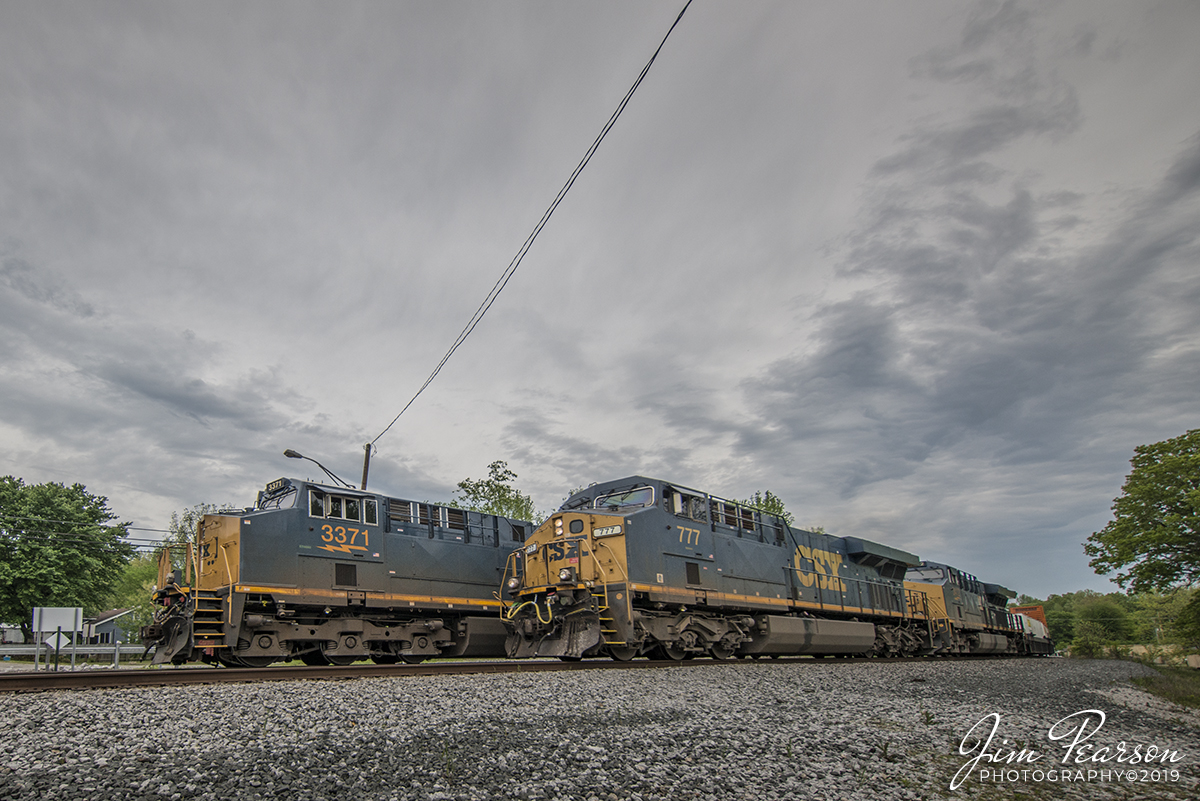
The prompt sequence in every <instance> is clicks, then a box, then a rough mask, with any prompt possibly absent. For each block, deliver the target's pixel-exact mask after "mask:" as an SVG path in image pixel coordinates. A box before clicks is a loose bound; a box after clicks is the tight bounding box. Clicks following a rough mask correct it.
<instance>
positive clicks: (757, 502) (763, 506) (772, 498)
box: [738, 490, 796, 526]
mask: <svg viewBox="0 0 1200 801" xmlns="http://www.w3.org/2000/svg"><path fill="white" fill-rule="evenodd" d="M738 503H740V504H743V505H744V506H753V507H754V508H756V509H759V510H761V511H763V512H766V513H767V514H771V515H775V516H776V517H778V518H780V519H781V520H783V522H785V523H787V524H788V525H789V526H790V525H792V524H793V523H795V522H796V516H795V515H794V514H792V513H791V512H789V511H788V510H787V507H786V506H785V505H784V503H783V499H782V498H780V497H779V496H778V495H776V494H775V493H773V492H771V491H770V490H763V491H758V490H756V491H755V492H754V494H753V495H751V496H750V497H749V498H747V499H746V500H744V501H738Z"/></svg>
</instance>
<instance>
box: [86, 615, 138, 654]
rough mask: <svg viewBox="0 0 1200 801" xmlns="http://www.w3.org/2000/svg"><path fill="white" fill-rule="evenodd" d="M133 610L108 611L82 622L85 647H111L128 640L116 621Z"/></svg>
mask: <svg viewBox="0 0 1200 801" xmlns="http://www.w3.org/2000/svg"><path fill="white" fill-rule="evenodd" d="M132 611H133V609H110V610H108V611H107V612H101V613H100V614H98V615H96V616H95V617H89V618H85V619H84V621H83V638H82V640H83V643H85V644H87V645H111V644H112V643H114V642H116V641H118V640H120V641H125V640H126V639H128V638H127V637H126V635H125V631H124V630H123V629H122V628H121V626H120V625H119V624H118V623H117V620H119V619H120V618H122V617H124V616H125V615H128V614H129V613H130V612H132Z"/></svg>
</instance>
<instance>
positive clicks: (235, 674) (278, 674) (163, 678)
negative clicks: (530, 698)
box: [0, 654, 1034, 693]
mask: <svg viewBox="0 0 1200 801" xmlns="http://www.w3.org/2000/svg"><path fill="white" fill-rule="evenodd" d="M1025 658H1034V657H1020V656H1016V655H999V654H993V655H986V656H985V655H971V654H962V655H954V656H936V657H934V656H915V657H838V658H832V659H821V658H813V657H803V656H784V657H781V658H770V659H761V660H758V659H727V660H717V659H688V660H684V661H678V662H677V661H671V660H645V659H636V660H631V661H628V662H618V661H612V660H606V659H595V660H582V661H579V662H560V661H557V660H553V661H552V660H536V661H528V660H522V661H517V660H513V661H496V662H433V663H425V664H419V665H403V664H400V665H347V666H321V667H307V666H304V667H301V666H294V667H264V668H227V667H221V668H207V667H206V668H197V667H177V668H133V669H130V668H126V669H118V670H112V669H96V670H76V671H65V672H64V671H59V672H41V671H38V672H35V671H11V672H7V673H0V693H26V692H50V691H53V690H89V689H114V688H125V687H169V686H174V685H184V684H235V683H250V682H261V681H312V680H326V681H328V680H345V679H371V678H407V677H415V676H455V675H458V676H466V675H478V674H496V673H548V672H553V671H563V670H639V669H657V668H670V667H686V668H702V667H730V666H736V665H755V664H757V665H781V664H783V665H837V664H847V663H854V664H889V663H896V662H912V663H914V664H922V663H923V664H931V663H936V662H942V661H963V660H975V659H1025Z"/></svg>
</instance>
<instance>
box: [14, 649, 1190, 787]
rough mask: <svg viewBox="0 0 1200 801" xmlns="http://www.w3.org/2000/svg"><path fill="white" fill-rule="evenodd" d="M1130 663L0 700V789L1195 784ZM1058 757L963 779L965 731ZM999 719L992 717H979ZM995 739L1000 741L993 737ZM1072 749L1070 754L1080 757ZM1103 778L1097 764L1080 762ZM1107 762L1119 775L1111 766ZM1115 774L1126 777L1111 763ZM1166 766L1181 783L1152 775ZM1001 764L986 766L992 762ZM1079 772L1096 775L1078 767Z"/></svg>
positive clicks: (1184, 718)
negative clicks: (1090, 749) (1121, 759)
mask: <svg viewBox="0 0 1200 801" xmlns="http://www.w3.org/2000/svg"><path fill="white" fill-rule="evenodd" d="M1149 672H1150V670H1149V669H1148V668H1145V667H1143V666H1141V665H1137V664H1134V663H1130V662H1115V661H1101V660H1097V661H1086V660H1066V659H1040V660H1022V661H1002V662H980V661H975V662H941V661H938V662H933V663H920V664H912V663H907V664H819V665H785V664H778V663H772V662H770V661H769V660H764V661H762V662H753V663H736V664H731V665H729V666H722V667H704V668H672V669H665V670H655V671H640V670H639V671H597V672H564V673H555V674H545V673H543V674H525V675H522V674H508V675H497V676H465V677H463V676H458V677H414V678H400V679H361V680H351V681H338V682H277V683H263V684H252V685H230V686H213V687H182V688H169V689H143V690H93V691H87V692H62V693H45V694H40V695H8V696H2V697H0V798H5V799H35V798H38V799H41V798H54V799H58V798H70V799H73V798H79V799H83V798H89V799H104V800H105V801H108V799H155V800H156V801H171V800H172V799H175V800H179V799H212V801H217V800H218V799H221V800H223V799H305V800H307V799H312V801H317V800H318V799H338V800H339V801H343V800H344V799H422V801H478V800H482V799H525V800H528V801H554V800H555V799H572V800H574V799H579V800H580V801H617V800H620V801H625V800H627V799H634V801H660V800H661V801H666V800H667V799H671V800H672V801H673V800H674V799H706V800H708V799H711V800H712V801H725V799H752V800H753V801H771V800H772V799H799V798H819V799H825V798H828V799H864V801H865V800H866V799H880V798H883V799H911V798H967V797H972V798H976V797H979V798H996V799H1000V798H1015V797H1021V798H1046V799H1049V798H1060V797H1069V798H1080V799H1093V798H1118V799H1126V798H1129V799H1133V798H1155V799H1158V798H1178V799H1192V798H1197V797H1200V716H1197V715H1196V714H1195V713H1189V712H1186V711H1184V710H1181V709H1179V708H1176V707H1172V706H1171V705H1169V704H1165V703H1162V702H1160V701H1157V700H1156V699H1154V698H1153V697H1151V696H1149V695H1146V694H1145V693H1142V692H1141V691H1138V690H1135V689H1133V688H1131V686H1130V685H1128V684H1124V683H1123V682H1125V681H1126V680H1127V679H1128V678H1129V677H1130V676H1132V675H1144V674H1148V673H1149ZM1085 709H1099V710H1101V711H1103V712H1105V713H1106V715H1107V719H1106V721H1105V722H1104V724H1103V727H1102V728H1101V729H1100V730H1099V731H1098V732H1097V733H1096V734H1095V735H1094V736H1093V737H1092V738H1091V740H1090V741H1089V742H1090V743H1092V744H1095V745H1097V746H1100V745H1107V746H1109V747H1110V748H1115V747H1116V744H1117V743H1118V742H1120V741H1124V742H1125V743H1126V747H1127V749H1128V750H1130V751H1131V750H1132V749H1133V747H1134V746H1135V745H1141V746H1142V752H1143V753H1145V752H1146V746H1148V745H1153V746H1155V747H1156V748H1159V749H1161V748H1166V749H1170V750H1171V751H1175V752H1178V755H1180V756H1181V757H1182V759H1181V760H1180V761H1178V762H1175V763H1174V764H1169V765H1165V766H1164V765H1161V764H1158V763H1155V764H1154V765H1140V766H1138V768H1139V769H1145V770H1147V771H1149V770H1150V769H1152V768H1157V769H1158V771H1159V781H1153V780H1152V779H1153V776H1151V775H1147V780H1146V781H1141V780H1140V775H1139V777H1138V778H1139V780H1138V781H1134V782H1130V781H1129V780H1128V774H1127V773H1126V771H1128V770H1129V769H1130V765H1129V764H1127V763H1126V764H1119V763H1118V762H1117V761H1116V760H1112V761H1110V762H1108V763H1107V764H1100V763H1089V764H1081V765H1073V766H1072V769H1073V770H1081V771H1084V774H1083V775H1082V776H1077V775H1076V774H1074V773H1072V774H1071V780H1070V781H1064V779H1063V776H1062V775H1061V772H1062V770H1063V766H1062V765H1061V764H1060V763H1061V760H1062V758H1063V755H1064V753H1065V751H1064V748H1063V745H1064V744H1065V743H1067V742H1069V741H1070V739H1071V738H1070V737H1068V738H1067V740H1064V741H1062V742H1051V741H1050V740H1049V738H1048V731H1049V729H1050V728H1051V726H1052V725H1053V724H1054V723H1055V722H1057V721H1059V720H1060V719H1062V718H1063V717H1065V716H1067V715H1071V714H1072V713H1076V712H1080V711H1081V710H1085ZM991 713H999V714H1000V716H1001V722H1000V724H999V729H998V734H997V735H996V737H995V738H994V740H993V745H992V747H991V748H990V751H991V752H995V751H996V750H997V747H1002V748H1004V749H1005V753H1008V750H1009V749H1011V748H1013V747H1014V746H1015V747H1016V748H1017V749H1018V750H1019V749H1020V748H1026V749H1032V750H1034V751H1037V752H1039V753H1040V754H1041V755H1042V756H1041V758H1040V760H1038V761H1037V762H1036V763H1034V764H1015V765H1013V764H1010V765H1004V766H1000V765H997V766H995V768H999V767H1004V768H1006V769H1007V770H1012V769H1014V768H1015V769H1021V770H1032V769H1037V770H1039V771H1054V772H1055V773H1054V779H1053V780H1051V779H1050V778H1048V776H1049V774H1046V775H1043V776H1042V778H1041V779H1040V780H1037V779H1036V776H1035V775H1028V776H1026V777H1024V778H1022V777H1019V776H1016V777H1011V780H1010V778H1004V777H1001V780H1000V781H998V782H997V781H988V782H985V783H981V782H980V781H979V775H978V768H989V769H992V768H993V766H991V765H990V764H988V763H987V762H986V761H981V762H979V763H977V764H976V766H975V767H976V770H974V771H972V772H971V775H970V777H969V778H967V779H966V780H965V782H964V783H963V784H962V786H961V787H960V788H959V789H958V790H957V791H951V790H950V789H949V785H950V782H951V780H952V778H953V777H954V775H955V773H956V772H957V771H958V770H959V769H960V768H961V767H962V766H963V764H964V763H966V762H967V761H968V760H969V759H970V758H971V756H974V755H975V754H977V753H978V751H975V752H973V753H971V754H968V755H965V756H964V755H960V754H959V753H958V750H959V747H960V744H961V743H962V742H963V738H964V737H965V736H966V734H967V732H968V730H969V729H971V727H972V726H973V725H974V724H976V723H977V722H979V721H980V720H982V719H983V718H984V717H985V716H987V715H989V714H991ZM983 728H988V729H990V722H988V723H987V724H986V726H985V727H983ZM1001 739H1007V740H1008V745H1002V744H1000V743H999V740H1001ZM1074 753H1075V754H1078V753H1079V749H1078V748H1077V749H1076V751H1075V752H1074ZM1089 769H1090V770H1094V771H1097V774H1096V775H1094V776H1092V777H1088V776H1087V775H1086V771H1087V770H1089ZM1100 770H1108V771H1110V772H1111V773H1110V775H1109V776H1108V777H1107V781H1105V780H1104V778H1105V777H1103V776H1101V775H1100V774H1099V773H1098V772H1099V771H1100ZM1117 770H1120V771H1122V773H1121V774H1120V778H1118V776H1117V774H1116V771H1117ZM1170 770H1176V771H1178V779H1177V780H1165V779H1164V776H1165V775H1169V774H1168V773H1167V772H1169V771H1170ZM992 775H994V770H993V774H992ZM1088 778H1090V779H1091V780H1090V781H1089V780H1088Z"/></svg>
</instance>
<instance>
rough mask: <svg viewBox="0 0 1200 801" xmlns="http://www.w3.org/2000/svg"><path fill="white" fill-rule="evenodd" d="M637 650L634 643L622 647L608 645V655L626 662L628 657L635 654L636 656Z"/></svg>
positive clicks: (632, 656) (630, 657) (631, 657)
mask: <svg viewBox="0 0 1200 801" xmlns="http://www.w3.org/2000/svg"><path fill="white" fill-rule="evenodd" d="M637 652H638V649H637V646H635V645H627V646H625V647H624V648H620V647H617V646H613V645H610V646H609V647H608V654H609V656H611V657H612V658H613V659H615V660H616V661H618V662H628V661H629V660H630V659H633V658H634V657H635V656H637Z"/></svg>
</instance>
